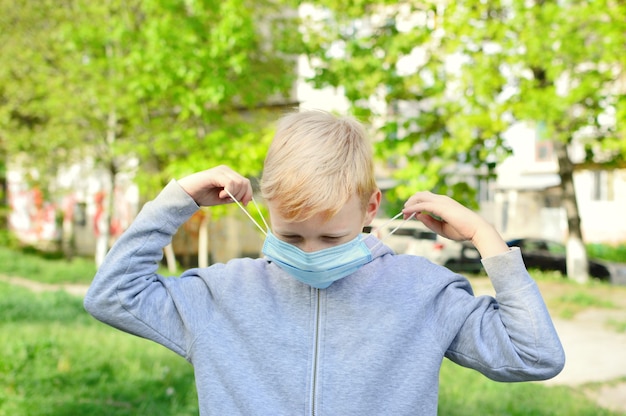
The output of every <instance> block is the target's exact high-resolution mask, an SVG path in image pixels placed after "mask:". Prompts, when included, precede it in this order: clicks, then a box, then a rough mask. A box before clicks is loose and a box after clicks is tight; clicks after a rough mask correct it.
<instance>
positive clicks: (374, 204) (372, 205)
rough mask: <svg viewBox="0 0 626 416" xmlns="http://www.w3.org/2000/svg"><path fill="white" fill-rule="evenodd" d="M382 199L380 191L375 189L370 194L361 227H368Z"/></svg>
mask: <svg viewBox="0 0 626 416" xmlns="http://www.w3.org/2000/svg"><path fill="white" fill-rule="evenodd" d="M381 198H382V192H380V189H377V190H376V191H374V192H373V193H372V195H371V196H370V199H369V201H368V203H367V208H366V209H365V218H364V223H363V226H366V225H370V224H371V223H372V221H373V220H374V217H376V213H377V212H378V208H380V200H381Z"/></svg>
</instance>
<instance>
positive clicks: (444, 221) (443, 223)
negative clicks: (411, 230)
mask: <svg viewBox="0 0 626 416" xmlns="http://www.w3.org/2000/svg"><path fill="white" fill-rule="evenodd" d="M402 212H403V213H404V218H408V217H410V216H411V215H412V214H415V218H416V219H417V220H419V221H421V222H422V223H423V224H424V225H425V226H426V227H428V228H429V229H431V230H432V231H434V232H436V233H437V234H439V235H441V236H443V237H446V238H449V239H450V240H455V241H471V242H472V244H474V246H475V247H476V249H477V250H478V251H479V252H480V254H481V256H482V257H483V258H485V257H490V256H494V255H497V254H500V253H503V252H506V251H508V250H509V247H508V246H507V245H506V243H505V242H504V240H503V239H502V237H501V236H500V234H499V233H498V232H497V231H496V230H495V228H493V226H492V225H491V224H489V223H488V222H487V221H485V219H484V218H483V217H481V216H480V215H478V214H477V213H476V212H474V211H472V210H470V209H469V208H467V207H465V206H463V205H461V204H460V203H458V202H457V201H455V200H454V199H452V198H450V197H448V196H445V195H437V194H433V193H432V192H427V191H426V192H418V193H416V194H414V195H413V196H411V197H410V198H409V199H408V201H407V202H406V203H405V204H404V209H403V210H402Z"/></svg>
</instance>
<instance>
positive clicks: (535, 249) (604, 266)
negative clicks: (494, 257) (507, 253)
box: [507, 238, 624, 281]
mask: <svg viewBox="0 0 626 416" xmlns="http://www.w3.org/2000/svg"><path fill="white" fill-rule="evenodd" d="M507 244H508V246H509V247H519V248H520V249H521V251H522V258H523V259H524V264H525V265H526V268H528V269H539V270H544V271H551V270H554V271H558V272H561V274H562V275H563V276H566V275H567V266H566V248H565V245H564V244H561V243H559V242H556V241H550V240H544V239H540V238H516V239H513V240H509V241H507ZM588 260H589V276H591V277H593V278H595V279H600V280H607V281H608V280H610V281H615V280H616V279H617V278H619V277H620V275H621V274H623V273H624V272H623V269H621V268H620V267H618V266H619V265H617V264H613V263H611V262H607V261H604V260H599V259H591V258H590V259H588Z"/></svg>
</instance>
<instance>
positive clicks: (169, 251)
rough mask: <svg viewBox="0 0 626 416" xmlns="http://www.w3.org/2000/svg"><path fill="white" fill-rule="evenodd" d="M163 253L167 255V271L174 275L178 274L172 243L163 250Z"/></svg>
mask: <svg viewBox="0 0 626 416" xmlns="http://www.w3.org/2000/svg"><path fill="white" fill-rule="evenodd" d="M163 253H164V254H165V262H166V263H167V270H169V272H170V273H172V274H176V268H177V267H176V255H175V254H174V247H173V246H172V243H169V244H168V245H166V246H165V247H164V248H163Z"/></svg>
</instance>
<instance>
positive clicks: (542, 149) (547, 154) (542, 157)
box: [535, 140, 554, 162]
mask: <svg viewBox="0 0 626 416" xmlns="http://www.w3.org/2000/svg"><path fill="white" fill-rule="evenodd" d="M553 155H554V148H553V146H552V142H551V141H548V140H541V141H538V142H536V143H535V161H536V162H551V161H553V160H554V157H553Z"/></svg>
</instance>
